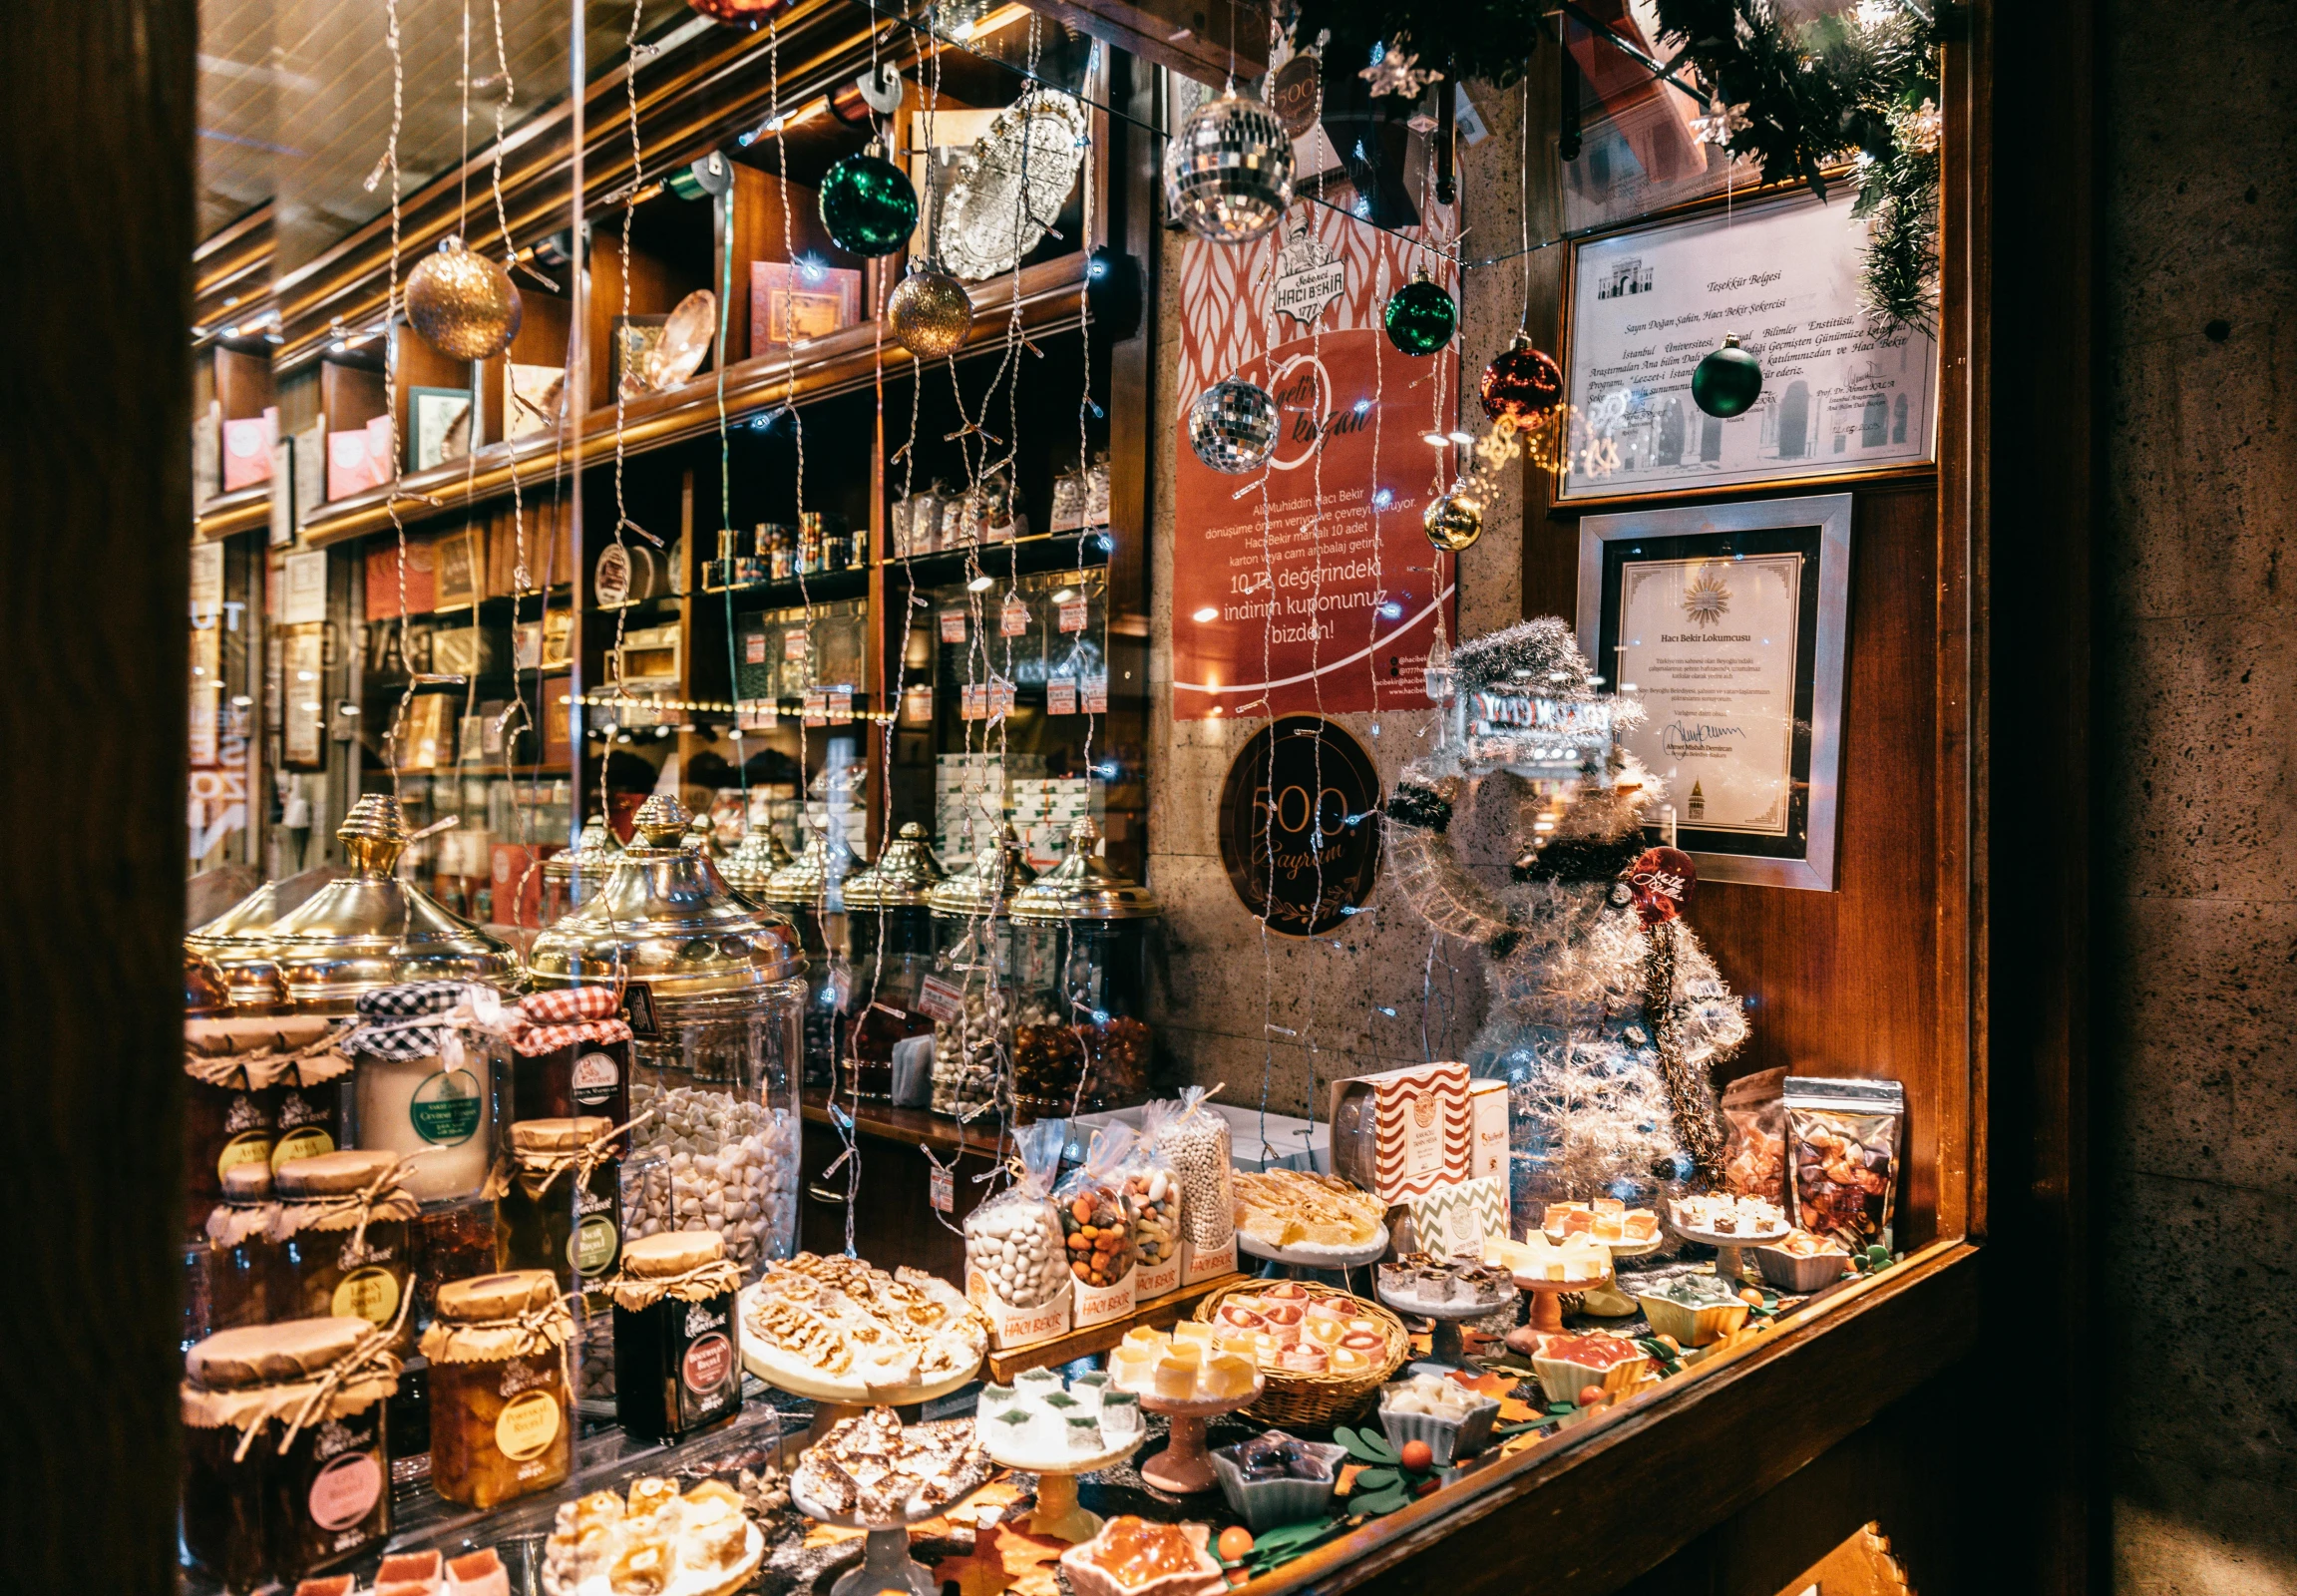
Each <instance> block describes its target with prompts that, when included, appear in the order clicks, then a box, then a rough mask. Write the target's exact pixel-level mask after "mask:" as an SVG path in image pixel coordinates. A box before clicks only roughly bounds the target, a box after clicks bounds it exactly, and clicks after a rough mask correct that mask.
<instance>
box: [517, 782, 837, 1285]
mask: <svg viewBox="0 0 2297 1596" xmlns="http://www.w3.org/2000/svg"><path fill="white" fill-rule="evenodd" d="M689 818H690V817H689V816H688V815H687V814H686V811H685V808H684V806H683V805H681V804H680V803H679V802H678V801H677V800H676V799H674V798H670V797H667V796H662V795H657V796H654V797H651V798H648V799H647V800H646V802H645V803H644V804H642V805H641V806H640V807H639V809H638V811H637V814H636V817H635V821H634V824H635V826H636V833H637V840H636V841H635V842H634V843H633V844H632V846H631V847H630V848H629V849H628V850H627V851H626V852H625V853H624V854H623V855H622V861H621V863H620V864H618V865H617V866H615V868H614V874H613V875H612V876H611V877H610V878H609V879H608V880H607V882H606V885H605V886H604V887H603V888H602V889H601V890H600V891H599V893H598V895H597V896H596V897H595V898H593V899H591V901H590V902H589V903H587V904H584V905H583V906H582V907H581V908H580V909H578V910H576V911H575V912H574V914H572V915H570V916H569V917H567V918H566V919H565V920H563V921H561V922H559V924H557V925H556V926H553V927H552V928H551V929H550V930H548V931H546V932H544V933H543V934H542V935H541V936H540V937H538V938H537V939H536V940H535V947H534V952H533V954H532V956H531V963H530V970H529V976H530V979H531V981H532V982H533V984H534V985H535V986H536V987H537V988H538V989H540V990H541V991H544V992H549V991H552V990H555V989H559V988H564V987H579V986H595V985H605V984H609V983H616V984H619V990H620V991H621V992H622V995H623V1001H624V1004H625V1009H626V1011H627V1013H628V1015H629V1023H630V1028H631V1031H632V1037H631V1041H630V1071H631V1081H630V1112H631V1114H632V1116H633V1117H634V1118H635V1119H636V1120H637V1123H636V1124H635V1125H634V1126H633V1127H632V1129H631V1132H630V1141H629V1149H628V1150H629V1155H630V1165H629V1174H628V1177H627V1179H626V1189H625V1190H624V1191H623V1193H622V1222H623V1234H624V1238H625V1241H627V1240H629V1239H634V1238H636V1237H639V1236H648V1235H654V1234H658V1233H660V1232H663V1231H669V1230H715V1231H718V1232H720V1233H721V1234H723V1235H724V1237H725V1240H726V1253H727V1256H728V1257H730V1258H732V1259H733V1260H734V1262H735V1264H736V1265H737V1266H738V1267H739V1268H740V1269H741V1270H742V1272H743V1274H744V1277H745V1278H746V1279H747V1278H755V1277H756V1276H757V1275H758V1274H760V1273H762V1272H763V1271H764V1268H765V1265H766V1262H767V1261H768V1260H769V1259H774V1258H786V1257H787V1256H789V1252H790V1248H791V1246H792V1244H793V1243H794V1241H795V1240H796V1233H797V1168H798V1079H799V1075H800V1072H801V1069H802V1064H801V1059H802V1057H803V1053H802V1051H801V1044H800V1040H799V1036H800V1031H799V1010H800V1009H801V1008H802V1007H803V1005H804V1002H805V984H804V982H803V980H802V979H801V973H802V971H803V969H804V965H803V959H802V956H801V954H800V951H799V945H798V934H797V931H796V929H795V928H794V927H792V926H791V925H790V923H789V922H788V921H786V920H784V919H782V918H781V917H780V916H778V915H775V914H772V913H769V912H767V911H765V910H761V909H758V908H756V907H754V906H753V905H751V904H750V903H748V902H747V901H746V900H744V899H743V898H741V897H739V896H738V895H736V894H735V893H734V892H733V891H732V889H730V888H729V887H727V886H726V884H725V881H724V878H722V877H721V876H719V874H718V871H717V867H716V865H715V864H713V863H712V862H711V861H710V860H709V859H707V858H706V857H704V856H703V855H701V854H699V853H696V852H694V851H693V850H692V849H690V848H687V847H685V846H683V842H682V839H683V838H684V835H685V831H686V825H687V822H688V819H689ZM649 1152H658V1153H660V1154H661V1156H660V1157H659V1158H656V1159H647V1158H641V1157H640V1156H639V1155H641V1154H645V1153H649Z"/></svg>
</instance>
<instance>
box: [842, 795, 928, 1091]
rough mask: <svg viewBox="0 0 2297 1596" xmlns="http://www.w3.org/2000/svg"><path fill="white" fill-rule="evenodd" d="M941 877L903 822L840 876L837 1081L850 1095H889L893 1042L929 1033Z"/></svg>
mask: <svg viewBox="0 0 2297 1596" xmlns="http://www.w3.org/2000/svg"><path fill="white" fill-rule="evenodd" d="M948 877H949V872H948V871H946V870H944V869H943V868H942V862H941V861H940V860H939V859H936V858H935V857H934V850H933V848H932V846H931V845H930V844H929V843H928V842H927V841H926V828H925V827H923V826H921V825H919V824H918V823H917V822H916V821H914V820H913V821H911V822H909V823H908V824H907V825H905V826H903V827H902V829H901V834H900V835H899V836H897V837H896V838H895V839H894V840H893V841H892V842H890V843H888V844H887V845H886V848H885V851H884V852H883V853H881V854H880V855H879V856H878V862H877V863H876V864H874V865H871V866H870V867H869V868H868V869H866V870H858V871H856V872H855V873H854V874H853V875H851V876H849V877H848V878H846V933H847V939H848V941H849V942H850V943H851V944H852V945H853V976H854V998H853V1003H852V1006H853V1009H854V1013H855V1016H856V1017H855V1019H854V1023H853V1026H852V1028H851V1031H850V1033H849V1035H848V1038H847V1051H846V1058H845V1069H844V1072H843V1074H842V1076H841V1078H840V1084H841V1085H842V1086H843V1088H844V1089H845V1091H846V1092H847V1093H848V1094H850V1095H852V1096H854V1097H858V1098H869V1099H873V1100H876V1101H881V1102H882V1101H885V1100H887V1099H889V1098H891V1097H892V1096H893V1095H894V1044H895V1043H896V1042H902V1041H907V1040H909V1039H910V1038H911V1037H913V1036H928V1035H931V1034H932V1033H933V1028H934V1021H933V1016H932V1015H931V1014H929V1013H927V1012H926V1010H925V1007H924V1006H923V1005H924V1001H925V982H926V979H927V978H928V977H929V976H931V975H932V974H933V973H934V917H933V910H932V907H931V905H930V903H929V895H930V894H931V893H932V892H933V890H934V888H936V887H938V886H940V885H941V884H942V883H943V882H944V881H945V880H947V879H948Z"/></svg>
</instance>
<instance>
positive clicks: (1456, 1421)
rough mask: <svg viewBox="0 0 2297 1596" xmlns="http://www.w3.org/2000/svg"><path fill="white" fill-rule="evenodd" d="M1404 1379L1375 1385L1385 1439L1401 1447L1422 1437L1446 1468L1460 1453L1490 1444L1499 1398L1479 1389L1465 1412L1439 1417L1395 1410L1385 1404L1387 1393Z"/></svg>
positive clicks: (1471, 1453) (1471, 1452)
mask: <svg viewBox="0 0 2297 1596" xmlns="http://www.w3.org/2000/svg"><path fill="white" fill-rule="evenodd" d="M1406 1384H1408V1382H1399V1383H1397V1384H1394V1385H1388V1386H1382V1387H1381V1388H1380V1389H1379V1427H1380V1428H1381V1429H1383V1430H1385V1431H1386V1432H1387V1443H1388V1444H1389V1445H1390V1446H1393V1447H1396V1448H1397V1449H1399V1450H1400V1449H1401V1448H1402V1446H1403V1443H1404V1442H1405V1441H1407V1440H1424V1441H1426V1442H1427V1449H1428V1450H1429V1451H1431V1452H1433V1453H1434V1454H1435V1466H1436V1467H1438V1468H1449V1467H1450V1466H1451V1465H1452V1464H1453V1463H1455V1462H1457V1461H1458V1460H1459V1459H1461V1458H1463V1457H1473V1456H1474V1455H1475V1454H1476V1453H1477V1452H1480V1451H1482V1450H1483V1449H1484V1448H1485V1447H1486V1446H1488V1445H1490V1444H1491V1426H1492V1424H1493V1423H1494V1422H1496V1421H1497V1419H1498V1418H1499V1398H1498V1397H1485V1396H1483V1395H1481V1394H1480V1393H1476V1394H1471V1395H1473V1396H1474V1397H1475V1400H1474V1402H1473V1404H1472V1405H1471V1406H1470V1407H1469V1408H1468V1410H1467V1412H1466V1414H1465V1415H1464V1416H1462V1417H1459V1418H1439V1417H1437V1416H1436V1415H1435V1414H1434V1413H1399V1412H1396V1411H1394V1410H1393V1409H1391V1408H1390V1407H1389V1406H1388V1405H1387V1401H1388V1395H1389V1393H1391V1392H1395V1391H1398V1390H1400V1389H1402V1387H1403V1385H1406Z"/></svg>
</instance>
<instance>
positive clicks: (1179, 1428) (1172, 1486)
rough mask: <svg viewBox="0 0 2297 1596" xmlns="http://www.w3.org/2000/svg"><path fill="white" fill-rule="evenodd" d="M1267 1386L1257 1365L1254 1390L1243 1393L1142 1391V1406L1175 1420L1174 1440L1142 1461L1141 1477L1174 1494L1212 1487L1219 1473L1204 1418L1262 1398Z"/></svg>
mask: <svg viewBox="0 0 2297 1596" xmlns="http://www.w3.org/2000/svg"><path fill="white" fill-rule="evenodd" d="M1267 1389H1268V1382H1267V1380H1266V1379H1265V1378H1264V1377H1263V1376H1262V1375H1261V1373H1260V1371H1259V1370H1257V1369H1256V1370H1254V1371H1253V1376H1252V1390H1251V1391H1249V1392H1247V1393H1245V1394H1244V1395H1243V1396H1241V1397H1199V1398H1197V1399H1196V1400H1193V1401H1173V1400H1170V1399H1168V1398H1166V1397H1158V1396H1155V1395H1152V1394H1151V1393H1149V1392H1145V1391H1144V1392H1141V1393H1139V1394H1138V1395H1139V1397H1140V1399H1141V1406H1142V1407H1144V1408H1146V1409H1147V1410H1148V1411H1150V1412H1152V1413H1162V1414H1164V1415H1165V1417H1166V1418H1168V1419H1170V1420H1171V1422H1172V1439H1171V1441H1170V1442H1169V1443H1167V1445H1166V1447H1165V1449H1164V1450H1163V1451H1161V1452H1158V1453H1157V1454H1156V1455H1155V1456H1154V1457H1152V1458H1150V1459H1149V1460H1148V1461H1147V1462H1145V1463H1143V1464H1141V1478H1142V1479H1144V1480H1146V1481H1147V1482H1148V1483H1149V1484H1151V1485H1153V1486H1155V1487H1156V1488H1157V1489H1158V1490H1161V1491H1167V1492H1170V1493H1171V1494H1172V1495H1175V1496H1190V1495H1194V1494H1195V1493H1196V1492H1198V1491H1200V1490H1211V1489H1212V1488H1213V1487H1214V1486H1215V1485H1217V1484H1219V1483H1220V1475H1218V1474H1216V1473H1215V1472H1213V1466H1212V1454H1211V1453H1210V1452H1208V1451H1206V1450H1205V1444H1204V1426H1205V1420H1206V1419H1208V1418H1217V1417H1219V1416H1220V1415H1221V1414H1222V1413H1233V1412H1235V1411H1236V1410H1237V1409H1238V1408H1240V1407H1250V1406H1251V1405H1252V1404H1253V1403H1254V1402H1257V1401H1259V1400H1260V1395H1261V1393H1262V1392H1263V1391H1265V1390H1267Z"/></svg>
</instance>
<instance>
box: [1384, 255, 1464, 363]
mask: <svg viewBox="0 0 2297 1596" xmlns="http://www.w3.org/2000/svg"><path fill="white" fill-rule="evenodd" d="M1380 319H1381V320H1382V321H1383V322H1384V323H1385V324H1386V326H1387V341H1388V342H1389V343H1392V344H1394V345H1395V346H1396V347H1397V348H1398V349H1400V350H1402V351H1403V352H1404V353H1405V354H1407V355H1432V354H1434V353H1435V352H1436V351H1437V350H1438V349H1441V348H1442V347H1443V346H1444V345H1445V344H1447V343H1449V342H1451V333H1452V329H1453V328H1454V327H1455V326H1457V325H1458V324H1459V307H1458V306H1457V305H1455V304H1453V303H1452V302H1451V295H1450V294H1448V293H1445V292H1444V291H1443V288H1442V287H1441V285H1439V284H1438V283H1436V282H1435V281H1434V279H1432V278H1430V277H1429V276H1428V274H1427V273H1426V271H1424V270H1422V271H1419V272H1416V273H1414V275H1413V276H1412V279H1411V281H1409V282H1407V283H1405V284H1404V285H1403V286H1402V287H1400V288H1398V289H1396V291H1395V292H1394V293H1392V294H1389V295H1388V298H1387V308H1386V310H1385V311H1383V312H1382V313H1381V317H1380Z"/></svg>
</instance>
